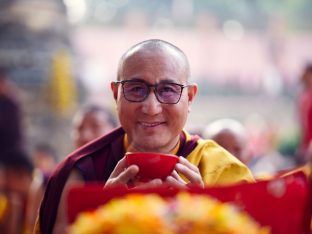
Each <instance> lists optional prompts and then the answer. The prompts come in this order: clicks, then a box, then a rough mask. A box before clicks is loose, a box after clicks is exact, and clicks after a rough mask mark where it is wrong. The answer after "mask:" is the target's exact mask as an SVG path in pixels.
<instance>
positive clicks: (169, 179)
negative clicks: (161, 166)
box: [165, 176, 187, 189]
mask: <svg viewBox="0 0 312 234" xmlns="http://www.w3.org/2000/svg"><path fill="white" fill-rule="evenodd" d="M165 184H166V185H169V186H170V187H175V188H179V189H184V188H185V187H186V186H187V185H186V183H185V182H181V181H178V180H177V179H176V178H174V177H173V176H167V178H166V179H165Z"/></svg>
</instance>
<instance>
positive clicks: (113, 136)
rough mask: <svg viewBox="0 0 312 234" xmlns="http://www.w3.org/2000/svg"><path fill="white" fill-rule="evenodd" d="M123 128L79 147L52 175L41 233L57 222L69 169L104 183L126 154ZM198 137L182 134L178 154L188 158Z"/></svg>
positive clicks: (42, 210) (47, 233)
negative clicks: (187, 139) (187, 137)
mask: <svg viewBox="0 0 312 234" xmlns="http://www.w3.org/2000/svg"><path fill="white" fill-rule="evenodd" d="M124 134H125V132H124V130H123V129H122V128H117V129H115V130H113V131H112V132H111V133H109V134H107V135H105V136H103V137H101V138H99V139H97V140H95V141H93V142H91V143H90V144H88V145H86V146H84V147H82V148H80V149H78V150H76V151H75V152H73V153H72V154H70V155H69V156H68V157H66V158H65V159H64V160H63V161H62V162H61V163H60V164H59V165H58V167H57V169H56V170H55V171H54V173H53V175H52V176H51V177H50V179H49V182H48V185H47V188H46V191H45V194H44V198H43V201H42V203H41V207H40V212H39V221H40V233H42V234H51V233H52V231H53V227H54V224H55V219H56V214H57V209H58V204H59V202H60V198H61V194H62V191H63V188H64V186H65V182H66V181H67V179H68V177H69V175H70V172H71V170H72V169H73V168H76V169H78V170H79V171H80V173H81V174H82V176H83V178H84V180H85V181H86V182H105V181H106V180H107V179H108V178H109V176H110V174H111V172H112V171H113V170H114V168H115V166H116V165H117V163H118V161H119V160H120V159H121V158H122V157H123V156H124V154H125V152H124V147H123V137H124ZM198 138H199V137H198V136H192V138H191V140H189V141H186V139H185V136H184V134H183V133H181V135H180V148H179V150H178V153H177V155H178V156H183V157H187V155H189V154H190V153H191V152H192V150H193V149H194V148H195V147H196V145H197V140H198Z"/></svg>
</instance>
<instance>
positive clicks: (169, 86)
mask: <svg viewBox="0 0 312 234" xmlns="http://www.w3.org/2000/svg"><path fill="white" fill-rule="evenodd" d="M180 92H181V87H180V86H179V85H178V84H173V83H162V84H159V85H158V93H159V94H160V95H174V94H179V93H180Z"/></svg>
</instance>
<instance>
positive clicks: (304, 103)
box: [298, 63, 312, 164]
mask: <svg viewBox="0 0 312 234" xmlns="http://www.w3.org/2000/svg"><path fill="white" fill-rule="evenodd" d="M300 81H301V83H302V88H303V89H302V92H301V93H300V94H299V98H298V109H299V123H300V130H301V139H300V141H301V143H300V146H299V150H298V154H299V155H298V159H299V164H302V163H305V162H307V161H308V159H307V158H308V156H307V149H308V146H309V143H310V142H311V140H312V63H311V64H308V65H307V66H306V67H305V69H304V71H303V74H302V76H301V80H300Z"/></svg>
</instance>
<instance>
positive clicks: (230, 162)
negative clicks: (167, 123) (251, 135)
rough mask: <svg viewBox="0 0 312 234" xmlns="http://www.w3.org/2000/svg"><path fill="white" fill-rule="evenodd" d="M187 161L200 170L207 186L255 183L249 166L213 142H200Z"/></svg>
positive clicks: (201, 140)
mask: <svg viewBox="0 0 312 234" xmlns="http://www.w3.org/2000/svg"><path fill="white" fill-rule="evenodd" d="M187 159H188V160H189V161H190V162H191V163H192V164H194V165H195V166H197V167H198V168H199V171H200V173H201V175H202V178H203V181H204V183H205V185H206V186H213V185H229V184H234V183H238V182H244V181H245V182H254V178H253V176H252V174H251V172H250V170H249V169H248V168H247V166H245V165H244V164H243V163H242V162H241V161H239V160H238V159H237V158H236V157H234V156H233V155H231V154H230V153H228V152H227V151H226V150H225V149H223V148H222V147H220V146H219V145H217V144H216V143H215V142H214V141H212V140H203V139H200V140H198V145H197V146H196V148H195V149H194V150H193V151H192V152H191V153H190V155H189V156H188V157H187Z"/></svg>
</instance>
